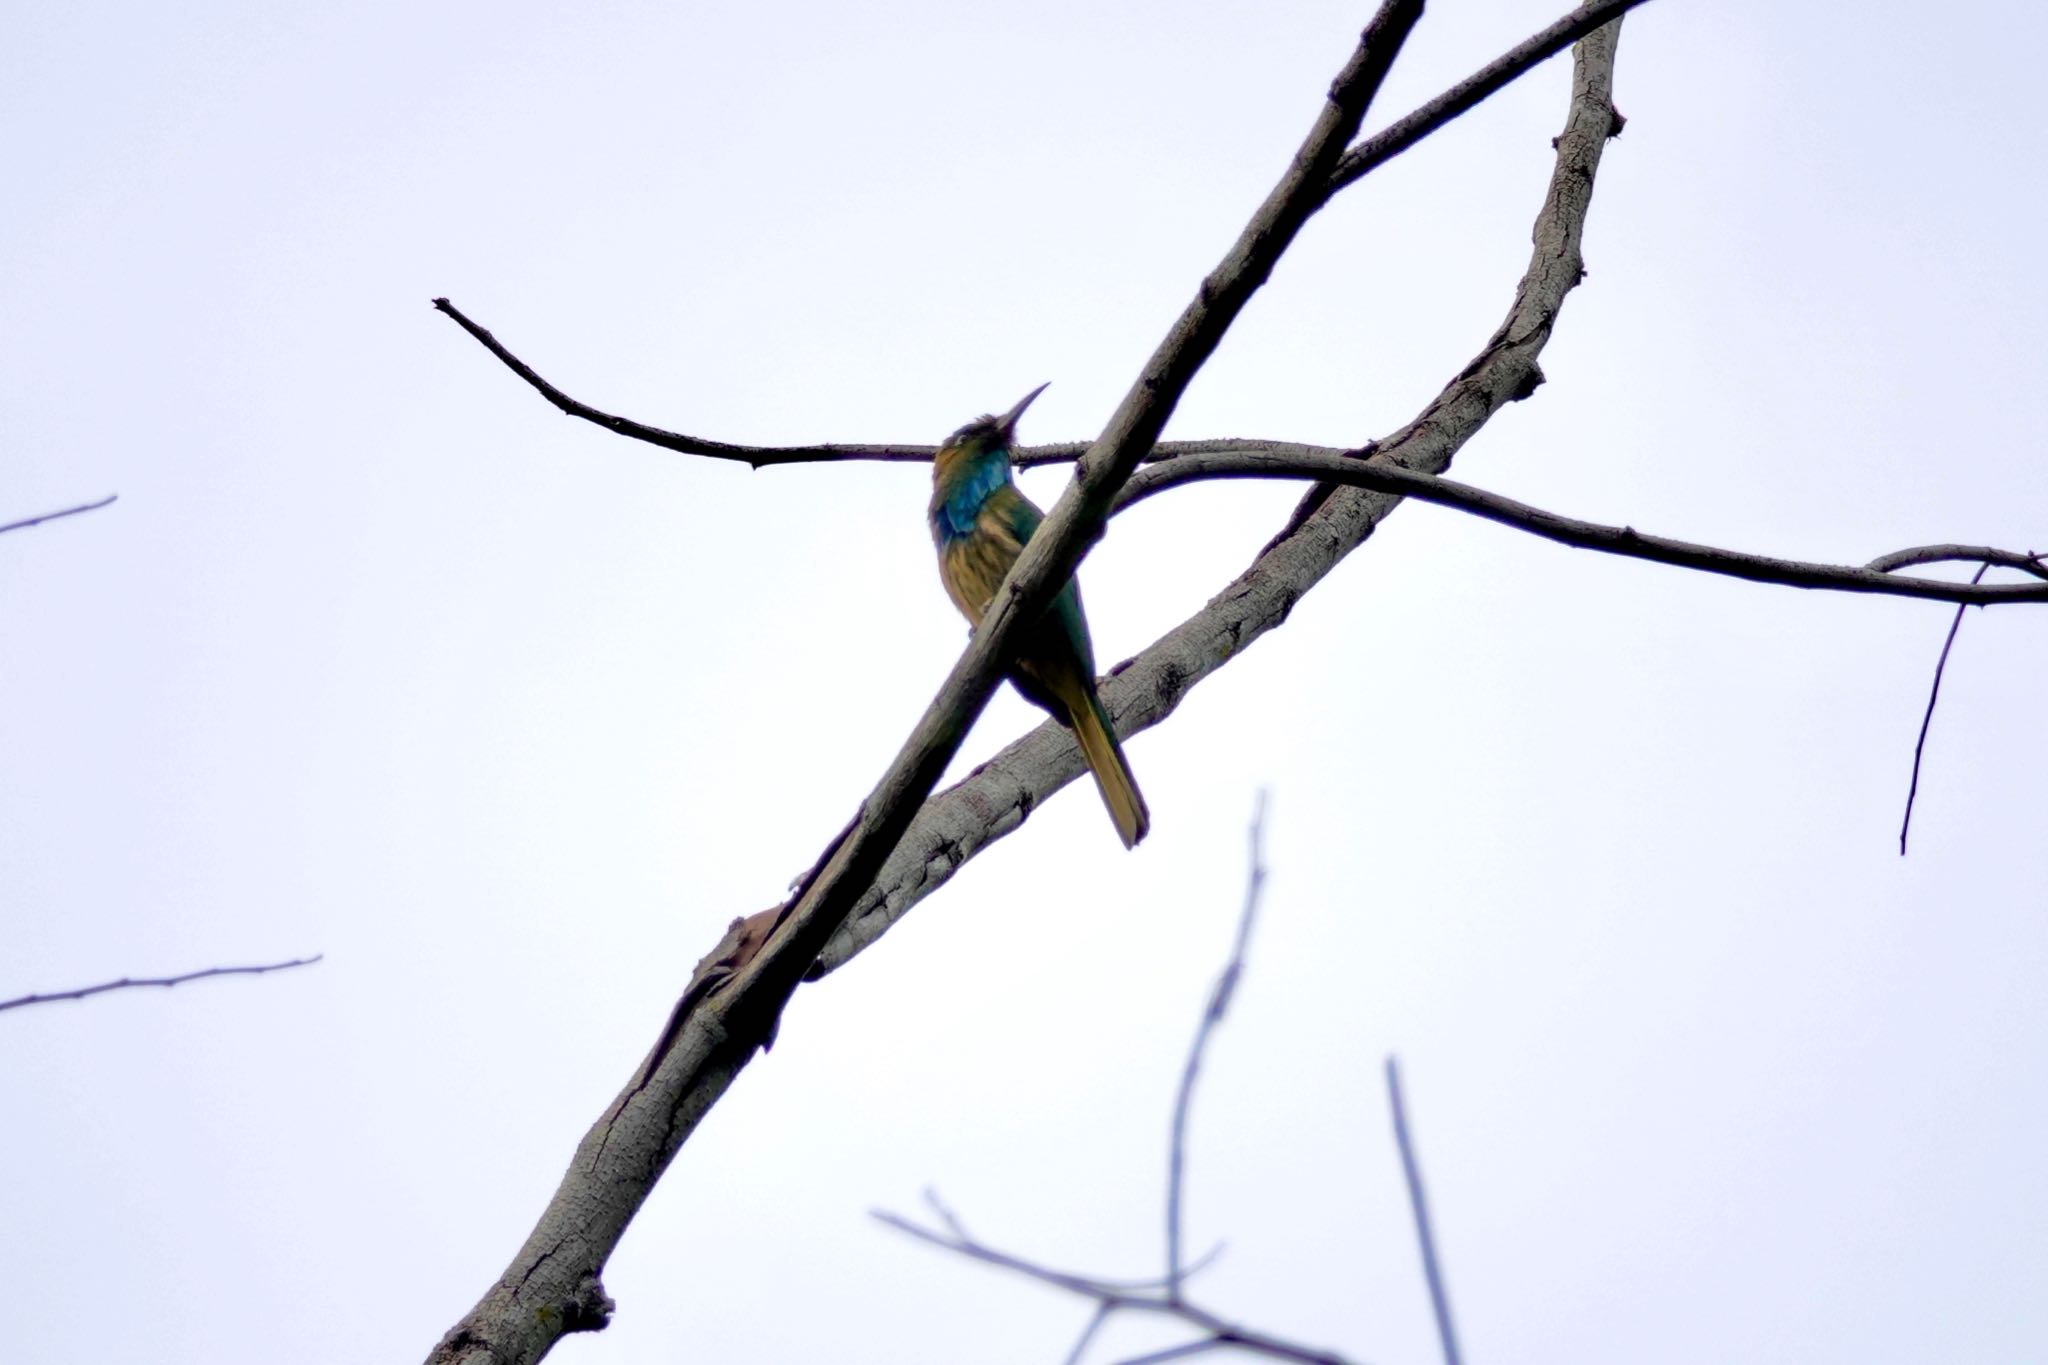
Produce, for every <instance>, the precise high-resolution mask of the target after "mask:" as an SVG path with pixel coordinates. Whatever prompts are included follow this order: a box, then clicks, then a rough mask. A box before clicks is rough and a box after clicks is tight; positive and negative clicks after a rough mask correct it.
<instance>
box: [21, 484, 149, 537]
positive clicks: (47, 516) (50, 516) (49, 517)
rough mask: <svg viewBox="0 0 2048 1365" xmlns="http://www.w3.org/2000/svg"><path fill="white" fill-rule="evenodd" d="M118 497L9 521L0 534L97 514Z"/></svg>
mask: <svg viewBox="0 0 2048 1365" xmlns="http://www.w3.org/2000/svg"><path fill="white" fill-rule="evenodd" d="M120 496H121V495H120V494H119V493H109V494H107V495H106V496H105V497H104V498H101V499H100V500H99V501H98V502H83V503H80V504H79V505H78V506H76V507H67V508H65V509H64V510H63V511H61V512H45V513H43V514H42V515H41V516H39V517H24V518H22V519H21V520H20V521H10V522H8V523H7V524H6V525H4V526H0V532H7V531H19V530H21V529H22V528H23V527H24V526H41V525H42V524H43V523H44V522H46V521H55V520H57V518H59V517H75V516H77V515H78V514H79V513H80V512H97V511H99V509H100V508H102V507H105V506H106V505H107V504H108V503H110V502H112V501H114V499H116V498H118V497H120Z"/></svg>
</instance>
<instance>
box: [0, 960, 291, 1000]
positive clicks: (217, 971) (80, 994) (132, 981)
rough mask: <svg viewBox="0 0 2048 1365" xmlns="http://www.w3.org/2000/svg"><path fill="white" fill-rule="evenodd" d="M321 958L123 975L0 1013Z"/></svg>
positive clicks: (251, 972)
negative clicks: (181, 972)
mask: <svg viewBox="0 0 2048 1365" xmlns="http://www.w3.org/2000/svg"><path fill="white" fill-rule="evenodd" d="M325 956H327V955H326V954H325V953H315V954H313V955H312V956H311V957H295V958H293V959H292V960H291V961H289V962H266V963H263V964H261V965H260V966H254V967H208V968H206V969H205V970H204V971H197V972H186V973H185V974H184V975H182V976H124V977H122V978H121V979H120V980H119V981H102V982H101V983H100V984H99V985H97V986H80V987H79V988H78V989H77V990H75V991H51V992H50V993H49V994H47V995H24V996H19V997H17V998H16V999H13V1000H0V1010H12V1009H20V1008H21V1007H22V1006H24V1005H47V1004H49V1003H50V1002H51V1001H53V1000H83V999H85V998H86V997H87V996H89V995H100V994H103V993H104V992H107V991H124V990H128V989H129V988H131V987H134V986H182V985H184V984H185V983H186V982H187V981H199V980H202V979H203V978H205V977H209V976H261V975H263V974H264V973H265V972H281V971H284V970H286V969H287V968H290V967H310V966H312V965H313V964H314V963H315V962H318V961H320V960H321V959H322V958H324V957H325Z"/></svg>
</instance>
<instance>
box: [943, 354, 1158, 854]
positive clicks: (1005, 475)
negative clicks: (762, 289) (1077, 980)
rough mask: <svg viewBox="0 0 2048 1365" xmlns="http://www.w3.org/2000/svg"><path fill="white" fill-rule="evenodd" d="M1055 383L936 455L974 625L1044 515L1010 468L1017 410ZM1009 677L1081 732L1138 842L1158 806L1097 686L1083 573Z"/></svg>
mask: <svg viewBox="0 0 2048 1365" xmlns="http://www.w3.org/2000/svg"><path fill="white" fill-rule="evenodd" d="M1047 387H1048V386H1047V385H1045V384H1040V385H1039V386H1038V387H1037V388H1035V389H1033V390H1032V391H1031V392H1029V393H1027V394H1025V395H1024V396H1023V397H1022V398H1020V399H1018V400H1017V405H1016V406H1015V407H1013V408H1011V409H1010V410H1009V411H1008V412H1006V413H1004V414H1003V415H1002V416H1000V417H997V416H994V415H989V416H983V417H977V418H975V419H974V420H973V421H972V422H969V423H968V424H967V425H966V426H964V427H961V428H960V429H959V430H958V431H956V432H954V433H953V434H952V435H951V436H950V437H948V438H947V440H946V443H945V444H944V445H943V446H941V447H939V453H938V454H937V455H936V456H935V457H934V458H933V460H932V500H931V507H930V519H931V527H932V541H933V543H934V544H935V545H936V546H937V547H938V551H939V579H940V581H941V582H943V583H944V584H945V585H946V595H947V596H948V597H951V598H952V599H953V605H955V606H957V607H958V608H960V613H961V615H963V616H965V617H966V618H967V622H968V625H969V626H970V627H973V626H978V625H980V624H981V618H982V617H983V615H985V614H986V613H987V611H988V608H989V603H990V602H992V601H994V600H995V595H996V589H997V588H998V587H1000V586H1002V582H1003V577H1004V575H1006V574H1008V573H1009V571H1010V566H1011V565H1012V564H1015V563H1016V562H1017V556H1018V555H1020V554H1022V553H1024V545H1025V543H1026V542H1027V541H1029V540H1030V539H1031V536H1032V534H1033V533H1034V532H1035V531H1037V530H1038V525H1039V523H1040V522H1041V521H1043V520H1045V514H1044V513H1043V512H1041V511H1039V510H1038V508H1037V506H1036V505H1035V504H1033V503H1032V501H1031V499H1029V498H1027V497H1025V496H1024V494H1023V493H1022V492H1020V491H1019V490H1018V488H1017V484H1016V481H1015V480H1014V479H1013V478H1012V477H1011V474H1010V450H1011V443H1012V442H1013V441H1014V440H1015V438H1016V433H1017V419H1018V418H1020V417H1022V416H1023V415H1024V409H1026V408H1028V407H1030V406H1031V402H1032V400H1033V399H1035V398H1037V397H1038V395H1039V394H1041V393H1044V392H1045V390H1046V388H1047ZM1009 678H1010V683H1011V685H1012V686H1014V687H1015V688H1016V689H1017V690H1018V691H1019V692H1020V693H1022V694H1023V695H1024V697H1025V699H1026V700H1027V701H1030V702H1032V703H1034V704H1036V705H1038V706H1040V707H1043V708H1044V709H1045V710H1047V711H1049V712H1051V713H1052V717H1053V719H1054V720H1057V721H1058V722H1059V723H1060V724H1062V725H1064V726H1066V727H1067V728H1068V729H1069V730H1072V731H1073V732H1074V738H1075V740H1076V741H1077V742H1078V743H1079V744H1080V746H1081V754H1082V756H1083V757H1084V758H1086V759H1087V760H1088V770H1089V771H1090V772H1091V773H1093V774H1094V775H1095V785H1096V788H1097V789H1098V790H1100V791H1101V793H1102V804H1103V805H1105V806H1107V807H1108V808H1109V816H1110V819H1111V820H1112V821H1114V822H1115V824H1116V832H1117V837H1118V838H1120V839H1122V840H1123V844H1124V847H1125V848H1134V847H1136V846H1137V843H1138V841H1139V840H1140V839H1142V838H1144V837H1145V833H1146V831H1147V830H1149V829H1150V828H1151V827H1152V814H1151V812H1150V811H1149V810H1147V809H1146V807H1145V798H1144V796H1143V795H1141V794H1140V793H1139V791H1138V781H1137V779H1136V778H1135V777H1133V776H1132V775H1131V765H1130V763H1129V762H1128V761H1126V760H1125V758H1124V751H1123V746H1121V745H1120V744H1118V743H1117V740H1116V728H1115V727H1114V726H1112V725H1111V724H1110V720H1109V713H1108V712H1107V711H1105V710H1103V709H1102V698H1101V697H1100V696H1099V695H1097V693H1096V691H1095V646H1094V645H1093V643H1092V642H1091V641H1090V640H1089V638H1088V618H1087V616H1086V615H1084V614H1083V613H1082V610H1081V587H1080V584H1079V583H1078V582H1076V581H1074V580H1072V579H1069V580H1068V581H1067V584H1066V586H1065V587H1063V588H1061V589H1060V590H1059V595H1058V596H1056V597H1054V598H1053V599H1052V605H1050V606H1049V607H1047V608H1046V610H1045V615H1044V616H1042V617H1041V618H1039V620H1038V622H1037V623H1036V624H1035V625H1032V626H1030V627H1028V628H1027V629H1026V630H1025V631H1024V634H1023V643H1022V644H1021V645H1020V646H1019V647H1018V650H1017V659H1016V662H1015V663H1014V664H1012V665H1011V666H1010V672H1009Z"/></svg>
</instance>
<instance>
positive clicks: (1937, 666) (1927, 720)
mask: <svg viewBox="0 0 2048 1365" xmlns="http://www.w3.org/2000/svg"><path fill="white" fill-rule="evenodd" d="M1923 562H1924V561H1923ZM1990 567H1991V562H1990V561H1989V560H1986V561H1985V562H1984V563H1982V564H1979V565H1978V566H1977V572H1976V573H1975V574H1974V575H1972V576H1971V578H1970V581H1971V582H1972V583H1975V582H1977V581H1978V580H1979V579H1981V578H1983V577H1984V574H1985V572H1986V571H1987V570H1988V569H1990ZM1966 610H1967V608H1966V607H1957V608H1956V615H1955V619H1954V620H1952V621H1950V622H1949V623H1948V636H1947V638H1945V639H1944V640H1942V642H1941V657H1940V658H1938V659H1936V660H1935V661H1934V685H1933V686H1932V687H1929V688H1928V689H1927V711H1926V713H1925V714H1924V715H1922V716H1921V717H1920V737H1919V738H1918V739H1916V740H1914V741H1913V780H1912V781H1911V782H1909V783H1907V784H1906V815H1905V818H1904V819H1902V820H1900V821H1899V856H1900V857H1901V858H1903V857H1905V856H1906V834H1907V832H1908V831H1910V830H1911V829H1912V828H1913V799H1914V798H1915V797H1917V796H1919V795H1920V757H1921V754H1922V752H1923V751H1924V750H1925V749H1926V748H1927V730H1928V727H1929V726H1931V725H1933V724H1934V703H1935V702H1936V701H1937V700H1939V699H1940V697H1941V675H1942V673H1943V672H1944V671H1946V670H1947V668H1948V652H1949V651H1950V650H1951V649H1954V648H1955V644H1956V632H1957V631H1959V630H1961V629H1962V628H1963V612H1964V611H1966Z"/></svg>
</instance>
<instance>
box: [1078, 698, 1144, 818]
mask: <svg viewBox="0 0 2048 1365" xmlns="http://www.w3.org/2000/svg"><path fill="white" fill-rule="evenodd" d="M1068 714H1069V715H1070V716H1071V717H1072V720H1073V726H1074V738H1075V739H1076V740H1078V741H1080V744H1081V754H1082V756H1083V757H1085V758H1086V759H1087V760H1088V770H1089V771H1090V772H1092V773H1094V774H1095V786H1096V788H1097V789H1098V790H1100V791H1101V793H1102V804H1103V805H1105V806H1107V807H1109V818H1110V819H1112V820H1114V821H1115V822H1116V832H1117V837H1118V838H1120V839H1122V840H1123V841H1124V847H1125V848H1133V847H1136V845H1137V842H1138V840H1140V839H1142V838H1144V837H1145V832H1146V831H1147V830H1149V829H1151V828H1152V812H1151V811H1149V810H1147V809H1146V808H1145V798H1144V797H1143V796H1142V795H1141V794H1140V793H1139V791H1138V779H1137V778H1135V777H1133V776H1131V765H1130V764H1129V763H1128V762H1126V761H1125V760H1124V750H1123V746H1122V745H1120V744H1118V743H1117V742H1116V731H1115V730H1113V729H1111V728H1110V724H1109V713H1108V712H1107V711H1104V710H1103V709H1102V698H1100V697H1098V696H1096V695H1095V688H1094V687H1093V685H1090V686H1089V688H1088V690H1087V696H1086V699H1085V702H1084V704H1083V705H1080V706H1071V707H1069V708H1068Z"/></svg>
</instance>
